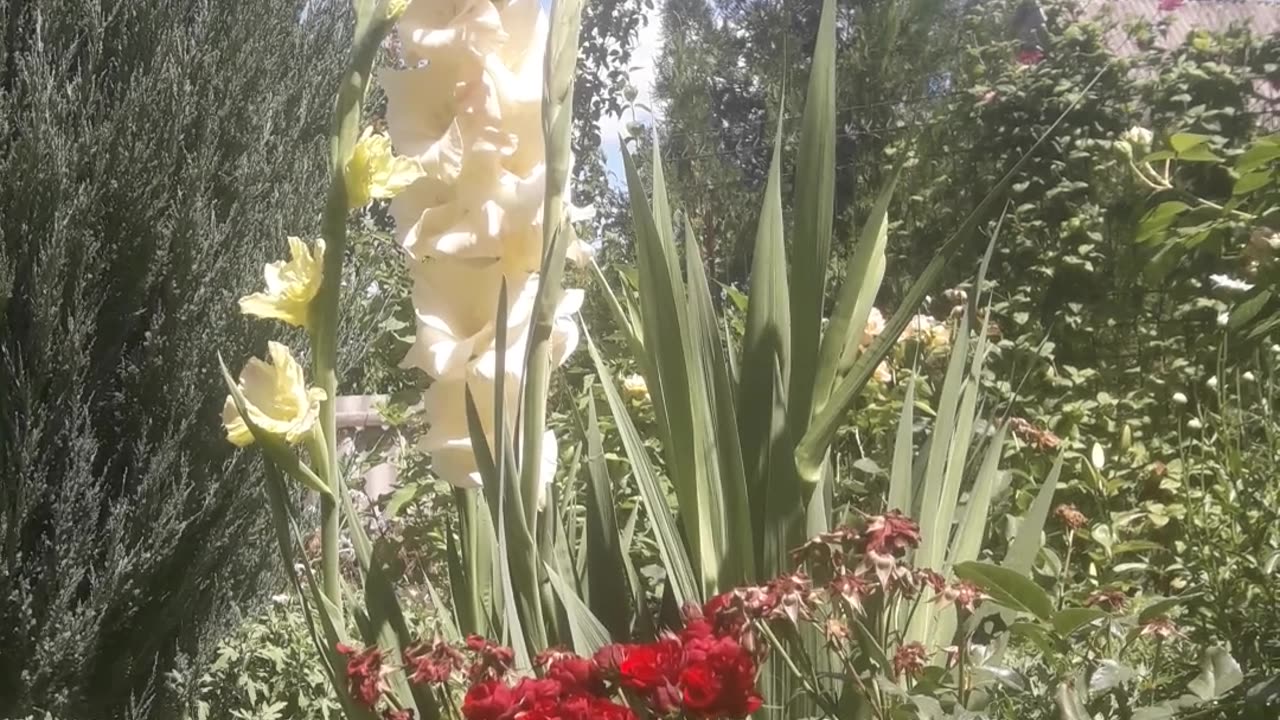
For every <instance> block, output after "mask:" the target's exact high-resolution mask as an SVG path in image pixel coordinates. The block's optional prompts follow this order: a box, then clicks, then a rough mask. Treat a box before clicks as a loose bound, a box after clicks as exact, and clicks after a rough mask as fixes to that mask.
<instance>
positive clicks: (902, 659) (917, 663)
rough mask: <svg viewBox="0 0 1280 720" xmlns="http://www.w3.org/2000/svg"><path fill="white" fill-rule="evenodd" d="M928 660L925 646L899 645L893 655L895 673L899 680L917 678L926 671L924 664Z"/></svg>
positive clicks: (912, 643) (914, 643)
mask: <svg viewBox="0 0 1280 720" xmlns="http://www.w3.org/2000/svg"><path fill="white" fill-rule="evenodd" d="M928 659H929V657H928V653H927V652H925V649H924V645H921V644H920V643H918V642H909V643H905V644H903V645H899V646H898V650H897V651H896V652H895V653H894V654H893V673H894V675H895V676H897V677H899V678H906V677H917V676H919V675H920V673H921V672H923V671H924V664H925V662H926V661H927V660H928Z"/></svg>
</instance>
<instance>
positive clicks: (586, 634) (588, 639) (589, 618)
mask: <svg viewBox="0 0 1280 720" xmlns="http://www.w3.org/2000/svg"><path fill="white" fill-rule="evenodd" d="M543 570H544V571H545V572H546V573H547V579H548V580H550V581H551V587H552V588H553V589H554V590H555V593H556V597H558V598H560V605H561V606H562V607H563V608H564V612H565V615H566V616H567V617H568V618H569V634H570V636H571V637H572V638H573V651H574V652H575V653H577V654H579V655H581V656H582V657H591V656H592V655H594V654H595V652H596V651H597V650H599V649H600V648H602V647H604V646H605V645H608V644H609V631H608V630H606V629H605V627H604V625H603V624H601V622H600V620H599V619H597V618H596V616H595V615H593V614H592V613H591V609H590V608H588V607H587V605H586V603H584V602H582V598H580V597H578V594H577V593H576V592H575V591H574V589H573V587H572V586H570V585H569V583H567V582H565V580H564V578H562V577H561V576H560V574H559V573H557V572H556V571H555V569H554V568H552V567H551V565H550V564H544V565H543Z"/></svg>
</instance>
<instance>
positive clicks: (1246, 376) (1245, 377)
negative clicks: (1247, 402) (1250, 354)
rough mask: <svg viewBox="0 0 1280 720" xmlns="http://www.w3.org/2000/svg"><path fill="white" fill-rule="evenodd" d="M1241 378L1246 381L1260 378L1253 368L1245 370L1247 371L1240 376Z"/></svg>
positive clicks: (1249, 381)
mask: <svg viewBox="0 0 1280 720" xmlns="http://www.w3.org/2000/svg"><path fill="white" fill-rule="evenodd" d="M1240 379H1241V380H1243V381H1245V382H1246V383H1251V382H1253V381H1255V380H1257V379H1258V378H1257V376H1256V375H1254V374H1253V371H1252V370H1248V371H1245V373H1244V374H1243V375H1241V376H1240Z"/></svg>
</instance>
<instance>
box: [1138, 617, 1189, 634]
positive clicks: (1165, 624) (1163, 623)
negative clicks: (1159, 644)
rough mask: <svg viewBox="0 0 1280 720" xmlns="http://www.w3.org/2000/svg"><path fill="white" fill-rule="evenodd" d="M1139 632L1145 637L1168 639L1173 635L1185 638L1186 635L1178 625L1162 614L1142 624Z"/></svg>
mask: <svg viewBox="0 0 1280 720" xmlns="http://www.w3.org/2000/svg"><path fill="white" fill-rule="evenodd" d="M1139 634H1140V635H1141V636H1142V637H1145V638H1155V639H1156V640H1168V639H1169V638H1172V637H1180V638H1185V637H1186V635H1184V634H1183V633H1182V631H1181V630H1179V629H1178V626H1177V625H1174V624H1173V621H1172V620H1170V619H1169V618H1167V617H1164V616H1160V617H1157V618H1152V619H1151V620H1148V621H1147V622H1145V623H1143V624H1142V629H1141V630H1140V631H1139Z"/></svg>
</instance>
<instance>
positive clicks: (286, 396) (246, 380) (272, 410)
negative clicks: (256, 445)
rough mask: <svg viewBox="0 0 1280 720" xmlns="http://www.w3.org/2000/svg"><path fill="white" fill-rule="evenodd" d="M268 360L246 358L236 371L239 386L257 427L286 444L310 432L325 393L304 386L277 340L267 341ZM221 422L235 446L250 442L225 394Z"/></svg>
mask: <svg viewBox="0 0 1280 720" xmlns="http://www.w3.org/2000/svg"><path fill="white" fill-rule="evenodd" d="M267 352H268V353H269V354H270V357H271V363H270V364H268V363H266V362H264V361H262V360H260V359H259V358H256V357H255V358H250V359H249V362H248V364H246V365H245V366H244V369H243V370H241V371H240V382H239V383H238V384H239V388H240V393H241V394H242V395H243V396H244V400H245V410H246V411H247V412H248V413H249V418H250V419H251V420H252V421H253V424H254V425H256V426H258V428H259V429H260V430H262V431H263V432H266V433H268V434H270V435H273V436H275V437H277V438H280V439H281V440H283V441H284V442H287V443H289V444H293V443H297V442H299V441H301V440H303V439H305V438H306V437H307V436H308V435H310V433H311V430H312V428H313V427H315V424H316V420H317V419H318V417H319V414H320V403H321V402H322V401H324V399H325V392H324V390H322V389H320V388H316V387H313V388H308V387H307V384H306V382H305V380H304V378H303V376H302V367H301V366H300V365H298V362H297V361H296V360H294V359H293V353H291V352H289V348H288V347H287V346H285V345H282V344H280V343H277V342H270V343H267ZM222 423H223V425H225V426H226V429H227V440H228V441H230V442H231V444H233V445H236V446H238V447H245V446H247V445H250V444H252V443H253V433H252V432H250V430H249V426H248V425H247V424H246V423H245V421H244V418H242V417H241V416H240V411H239V410H238V409H237V408H236V403H235V400H234V399H233V398H232V397H231V396H230V395H228V396H227V401H226V403H225V404H223V406H222Z"/></svg>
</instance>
